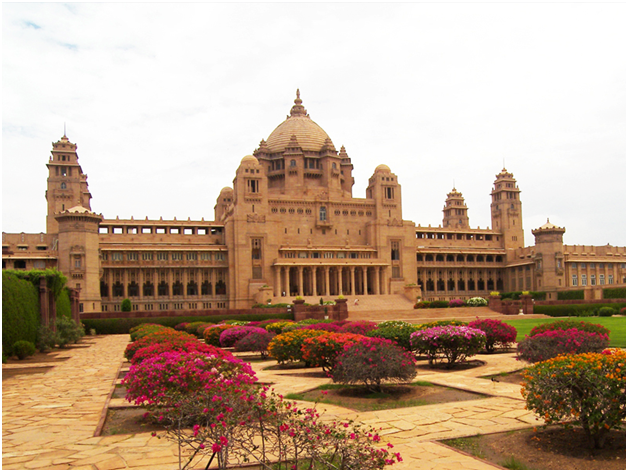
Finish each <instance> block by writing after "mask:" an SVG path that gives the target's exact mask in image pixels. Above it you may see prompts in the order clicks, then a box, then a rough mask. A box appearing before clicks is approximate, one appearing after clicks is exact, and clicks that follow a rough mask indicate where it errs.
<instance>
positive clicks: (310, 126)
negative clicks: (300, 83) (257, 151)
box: [266, 90, 331, 153]
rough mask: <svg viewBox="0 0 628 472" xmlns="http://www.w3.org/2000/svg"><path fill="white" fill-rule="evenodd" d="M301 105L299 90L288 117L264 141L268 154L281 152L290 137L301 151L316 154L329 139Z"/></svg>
mask: <svg viewBox="0 0 628 472" xmlns="http://www.w3.org/2000/svg"><path fill="white" fill-rule="evenodd" d="M301 103H303V102H302V100H301V98H300V94H299V90H297V98H296V99H295V100H294V106H293V107H292V109H291V110H290V116H289V117H288V118H286V121H284V122H283V123H281V124H280V125H279V126H277V127H276V128H275V130H274V131H273V132H272V133H270V136H269V137H268V139H267V140H266V146H267V147H268V151H269V152H270V153H275V152H283V151H284V150H285V149H286V147H287V146H288V143H289V142H290V139H291V138H292V136H295V137H296V138H297V142H298V143H299V146H301V149H303V150H304V151H316V152H319V151H320V150H321V148H322V147H323V145H324V144H325V141H326V140H328V139H329V136H328V135H327V133H325V131H324V130H323V128H321V127H320V126H318V125H317V124H316V123H314V122H313V121H312V120H311V119H310V115H308V114H307V111H306V110H305V108H304V107H303V105H301ZM330 141H331V139H330Z"/></svg>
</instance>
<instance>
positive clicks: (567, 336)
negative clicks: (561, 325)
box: [517, 328, 608, 362]
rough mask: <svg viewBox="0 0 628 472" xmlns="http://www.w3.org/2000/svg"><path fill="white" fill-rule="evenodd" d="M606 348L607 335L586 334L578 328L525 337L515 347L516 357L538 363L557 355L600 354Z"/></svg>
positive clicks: (544, 332)
mask: <svg viewBox="0 0 628 472" xmlns="http://www.w3.org/2000/svg"><path fill="white" fill-rule="evenodd" d="M607 347H608V335H607V334H600V333H587V332H585V331H580V330H579V329H578V328H570V329H565V330H562V329H557V330H551V331H543V332H541V333H538V334H535V335H534V336H526V337H525V338H524V340H523V341H521V342H520V343H519V344H518V345H517V355H518V357H519V359H522V360H524V361H527V362H540V361H545V360H548V359H552V358H553V357H556V356H558V355H559V354H581V353H585V352H602V351H603V350H604V349H605V348H607Z"/></svg>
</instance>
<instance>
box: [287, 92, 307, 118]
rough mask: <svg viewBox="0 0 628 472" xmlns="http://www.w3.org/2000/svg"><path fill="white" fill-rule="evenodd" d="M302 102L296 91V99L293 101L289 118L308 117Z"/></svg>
mask: <svg viewBox="0 0 628 472" xmlns="http://www.w3.org/2000/svg"><path fill="white" fill-rule="evenodd" d="M302 103H303V100H301V92H300V91H299V89H297V98H295V99H294V105H293V106H292V109H291V110H290V116H309V115H308V114H307V110H306V109H305V107H304V106H303V105H301V104H302Z"/></svg>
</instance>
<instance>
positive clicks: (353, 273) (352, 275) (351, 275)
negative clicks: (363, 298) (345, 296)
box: [349, 267, 355, 295]
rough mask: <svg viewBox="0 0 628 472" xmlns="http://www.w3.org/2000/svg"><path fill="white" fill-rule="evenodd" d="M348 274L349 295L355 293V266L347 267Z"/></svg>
mask: <svg viewBox="0 0 628 472" xmlns="http://www.w3.org/2000/svg"><path fill="white" fill-rule="evenodd" d="M349 276H350V277H351V295H355V267H349Z"/></svg>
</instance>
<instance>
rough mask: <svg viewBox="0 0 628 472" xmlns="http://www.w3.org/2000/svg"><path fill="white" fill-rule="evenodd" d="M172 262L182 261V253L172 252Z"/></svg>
mask: <svg viewBox="0 0 628 472" xmlns="http://www.w3.org/2000/svg"><path fill="white" fill-rule="evenodd" d="M172 260H173V261H182V260H183V253H182V252H173V253H172Z"/></svg>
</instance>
